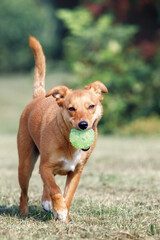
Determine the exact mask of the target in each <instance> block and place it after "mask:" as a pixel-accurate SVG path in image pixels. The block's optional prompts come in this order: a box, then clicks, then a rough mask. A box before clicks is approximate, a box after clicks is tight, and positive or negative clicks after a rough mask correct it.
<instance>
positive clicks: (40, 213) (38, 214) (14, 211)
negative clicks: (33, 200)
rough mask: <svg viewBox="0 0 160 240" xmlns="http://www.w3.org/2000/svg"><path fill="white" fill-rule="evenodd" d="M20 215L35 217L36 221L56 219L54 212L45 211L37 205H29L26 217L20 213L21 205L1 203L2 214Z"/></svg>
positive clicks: (28, 217) (0, 214) (0, 210)
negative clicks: (9, 205)
mask: <svg viewBox="0 0 160 240" xmlns="http://www.w3.org/2000/svg"><path fill="white" fill-rule="evenodd" d="M2 215H3V216H10V217H18V218H20V219H34V220H36V221H41V222H45V221H49V220H52V219H54V216H53V213H52V212H45V211H44V210H43V209H42V210H41V209H38V208H37V207H36V206H34V205H31V206H29V214H28V216H26V217H21V216H20V213H19V207H18V206H17V205H12V206H11V207H7V206H6V205H0V216H2Z"/></svg>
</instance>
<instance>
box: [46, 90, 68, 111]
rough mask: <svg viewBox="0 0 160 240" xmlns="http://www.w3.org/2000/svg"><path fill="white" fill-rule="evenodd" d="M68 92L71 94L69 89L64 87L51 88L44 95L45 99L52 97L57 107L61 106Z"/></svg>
mask: <svg viewBox="0 0 160 240" xmlns="http://www.w3.org/2000/svg"><path fill="white" fill-rule="evenodd" d="M69 92H71V89H69V88H67V87H65V86H56V87H53V88H51V89H50V90H49V91H48V92H47V93H46V97H49V96H51V95H52V96H53V97H54V98H55V99H56V101H57V103H58V105H59V106H62V105H63V101H64V98H65V96H66V95H67V94H68V93H69Z"/></svg>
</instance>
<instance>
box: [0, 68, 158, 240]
mask: <svg viewBox="0 0 160 240" xmlns="http://www.w3.org/2000/svg"><path fill="white" fill-rule="evenodd" d="M70 77H71V76H70V75H69V74H62V73H58V72H55V73H53V74H49V75H48V76H47V89H49V88H50V87H52V86H53V85H59V84H62V83H63V82H65V81H66V80H68V79H69V78H70ZM0 83H1V88H0V102H1V105H0V112H1V117H0V166H1V170H0V240H1V239H16V240H20V239H33V240H34V239H45V240H47V239H48V240H50V239H117V240H127V239H128V240H129V239H134V240H142V239H146V240H152V239H154V240H159V239H160V172H159V169H160V162H159V156H160V147H159V146H160V137H158V136H155V137H134V138H131V137H116V136H114V137H113V136H110V137H109V136H108V137H99V140H98V143H97V147H96V149H95V151H94V153H93V154H92V156H91V158H90V159H89V161H88V163H87V165H86V166H85V168H84V171H83V175H82V178H81V181H80V184H79V187H78V189H77V191H76V194H75V197H74V199H73V202H72V206H71V211H70V221H69V223H68V224H67V225H66V224H59V223H57V222H55V221H54V217H53V215H52V213H46V212H44V211H43V210H42V207H41V195H42V181H41V178H40V176H39V173H38V164H37V165H36V168H35V170H34V172H33V176H32V179H31V182H30V188H29V197H30V200H29V216H28V217H26V218H20V216H19V211H18V204H19V195H20V189H19V185H18V180H17V166H18V156H17V149H16V132H17V127H18V121H19V117H20V114H21V112H22V110H23V108H24V106H25V105H26V103H28V102H29V101H30V100H31V99H32V89H33V74H31V75H24V74H23V75H11V76H1V77H0ZM56 179H57V183H58V185H59V186H60V187H61V189H63V187H64V182H65V178H64V177H56Z"/></svg>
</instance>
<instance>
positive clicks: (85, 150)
mask: <svg viewBox="0 0 160 240" xmlns="http://www.w3.org/2000/svg"><path fill="white" fill-rule="evenodd" d="M96 121H97V119H96V120H95V121H94V123H93V125H92V129H94V127H95V123H96ZM90 148H91V147H89V148H86V149H84V148H83V149H81V150H82V151H84V152H87V151H88V150H89V149H90Z"/></svg>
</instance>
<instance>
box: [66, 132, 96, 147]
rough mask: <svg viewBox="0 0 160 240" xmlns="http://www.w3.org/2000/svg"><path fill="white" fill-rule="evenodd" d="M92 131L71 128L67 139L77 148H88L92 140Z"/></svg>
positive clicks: (93, 136)
mask: <svg viewBox="0 0 160 240" xmlns="http://www.w3.org/2000/svg"><path fill="white" fill-rule="evenodd" d="M94 138H95V135H94V131H93V129H92V128H91V129H89V130H81V131H80V130H77V129H75V128H72V129H71V131H70V135H69V139H70V142H71V143H72V145H73V146H74V147H75V148H77V149H88V148H89V147H90V146H91V145H92V144H93V142H94Z"/></svg>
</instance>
